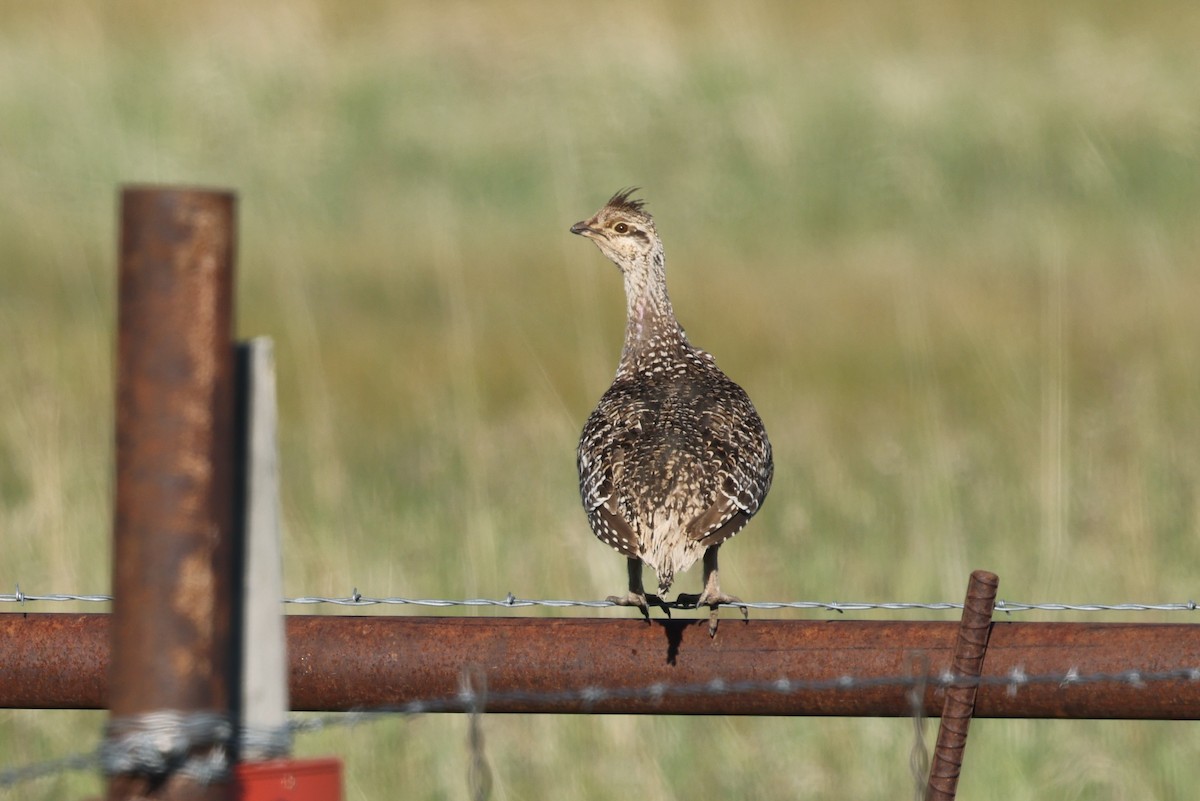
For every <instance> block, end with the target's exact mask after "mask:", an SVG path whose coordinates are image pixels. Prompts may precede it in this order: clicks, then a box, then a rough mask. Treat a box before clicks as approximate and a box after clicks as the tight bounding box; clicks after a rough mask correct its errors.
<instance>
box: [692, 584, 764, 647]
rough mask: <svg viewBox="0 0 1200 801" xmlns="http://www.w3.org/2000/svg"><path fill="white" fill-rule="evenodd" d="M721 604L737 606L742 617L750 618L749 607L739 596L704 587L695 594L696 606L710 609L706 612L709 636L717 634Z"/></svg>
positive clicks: (744, 618)
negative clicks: (718, 612)
mask: <svg viewBox="0 0 1200 801" xmlns="http://www.w3.org/2000/svg"><path fill="white" fill-rule="evenodd" d="M681 597H682V596H681ZM721 604H730V605H733V606H737V607H738V608H740V609H741V610H742V619H743V620H747V621H748V620H750V608H749V607H747V606H746V604H745V602H744V601H742V599H741V598H737V597H734V596H732V595H726V594H725V593H723V592H721V591H720V590H715V589H714V590H707V589H706V590H705V591H704V592H702V593H700V595H698V596H696V608H697V609H699V608H700V607H702V606H707V607H708V608H709V610H710V611H709V614H708V636H709V637H716V636H717V610H718V609H719V608H720V606H721Z"/></svg>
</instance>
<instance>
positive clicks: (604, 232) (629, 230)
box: [571, 188, 661, 271]
mask: <svg viewBox="0 0 1200 801" xmlns="http://www.w3.org/2000/svg"><path fill="white" fill-rule="evenodd" d="M636 191H637V189H636V188H632V189H625V190H622V191H620V192H618V193H617V194H615V195H613V196H612V198H611V199H609V201H608V202H607V203H605V204H604V208H602V209H600V211H598V212H596V213H595V214H594V215H592V217H591V218H590V219H587V220H581V221H580V222H577V223H575V224H574V225H572V226H571V233H573V234H579V235H580V236H586V237H587V238H588V239H590V240H592V241H593V242H595V243H596V247H598V248H600V252H602V253H603V254H604V255H605V256H608V258H610V259H612V261H613V262H614V263H615V264H616V265H617V266H618V267H620V268H621V270H622V271H625V270H627V269H629V268H630V267H631V266H633V265H635V264H645V263H647V262H649V261H650V260H651V259H652V257H653V254H654V251H655V249H656V248H659V247H661V246H660V245H659V243H658V234H657V233H655V231H654V218H653V217H651V216H650V213H649V212H648V211H646V210H645V209H644V208H643V203H642V201H640V200H635V199H633V198H631V197H630V196H631V195H632V194H633V193H634V192H636Z"/></svg>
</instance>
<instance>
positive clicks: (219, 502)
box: [105, 187, 235, 801]
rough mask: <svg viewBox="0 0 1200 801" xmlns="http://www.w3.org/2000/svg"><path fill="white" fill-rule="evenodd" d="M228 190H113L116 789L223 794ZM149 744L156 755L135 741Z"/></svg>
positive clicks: (129, 793) (230, 463)
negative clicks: (150, 756) (116, 259)
mask: <svg viewBox="0 0 1200 801" xmlns="http://www.w3.org/2000/svg"><path fill="white" fill-rule="evenodd" d="M234 205H235V200H234V197H233V195H232V194H230V193H227V192H213V191H203V190H188V189H175V188H156V187H135V188H127V189H125V190H124V191H123V192H122V194H121V219H120V226H121V230H120V278H119V293H118V302H119V308H118V315H117V316H118V337H117V402H116V461H117V465H116V505H115V507H116V508H115V527H114V530H113V595H114V601H113V613H112V627H111V642H112V662H111V672H110V685H109V697H108V705H109V710H110V717H109V731H108V736H107V740H106V751H105V753H106V757H105V769H106V771H108V772H109V774H110V779H109V784H108V798H109V799H110V800H114V801H115V799H130V798H135V797H136V798H154V799H171V801H185V800H186V801H193V799H196V800H198V799H204V800H205V801H208V800H209V799H214V800H215V799H226V798H231V797H232V796H231V789H230V788H231V786H230V785H229V784H228V783H227V782H226V781H224V780H223V779H222V778H221V773H222V771H221V760H222V754H223V749H224V742H223V741H224V740H226V739H228V734H226V733H225V732H226V731H227V729H228V726H229V723H228V714H229V706H230V699H231V697H232V696H231V688H230V687H229V681H230V676H231V669H230V668H231V648H230V646H231V643H230V633H231V620H230V598H231V593H232V592H233V576H232V573H231V568H230V564H231V555H232V554H231V545H230V535H231V529H232V525H233V490H234V447H233V444H234V443H233V411H234V403H233V399H234V396H233V355H234V350H233V342H232V319H233V301H232V297H233V254H234V247H235V241H234V240H235V233H234ZM147 744H151V747H150V749H149V750H150V751H152V752H154V754H155V756H161V757H162V758H163V759H162V760H161V762H160V764H158V765H147V764H145V760H144V759H140V758H139V757H137V756H134V755H133V754H134V753H135V752H136V750H137V749H136V746H138V745H142V746H145V745H147ZM151 761H154V760H151ZM198 765H199V766H206V768H205V769H195V768H196V766H198ZM181 768H188V769H181ZM206 771H207V772H206Z"/></svg>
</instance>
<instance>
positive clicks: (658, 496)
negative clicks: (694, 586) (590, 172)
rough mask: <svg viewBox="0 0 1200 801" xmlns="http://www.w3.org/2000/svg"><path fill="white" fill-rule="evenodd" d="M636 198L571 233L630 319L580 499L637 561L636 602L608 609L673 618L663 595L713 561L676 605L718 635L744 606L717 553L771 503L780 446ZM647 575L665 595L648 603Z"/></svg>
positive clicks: (583, 451) (592, 434) (632, 594)
mask: <svg viewBox="0 0 1200 801" xmlns="http://www.w3.org/2000/svg"><path fill="white" fill-rule="evenodd" d="M634 191H636V190H633V189H629V190H625V191H622V192H618V193H617V194H615V195H613V197H612V198H611V199H610V200H609V201H608V203H606V204H605V205H604V208H602V209H600V211H598V212H596V214H595V215H593V216H592V217H591V218H590V219H587V220H583V221H581V222H577V223H575V224H574V225H572V226H571V233H574V234H579V235H580V236H585V237H587V238H588V239H590V240H592V241H593V242H594V243H595V244H596V246H597V247H598V248H600V252H601V253H603V254H604V255H605V256H607V257H608V258H609V259H610V260H612V262H613V263H614V264H616V265H617V267H618V268H619V269H620V271H621V275H622V276H623V278H624V281H625V301H626V313H627V315H626V323H625V346H624V348H623V349H622V351H621V361H620V363H619V364H618V366H617V375H616V378H614V379H613V382H612V386H610V387H609V388H608V391H607V392H605V393H604V395H603V397H601V398H600V402H599V404H597V406H596V409H595V411H593V412H592V414H591V417H589V418H588V421H587V423H586V425H584V427H583V434H582V435H581V436H580V438H579V452H578V460H577V464H578V467H579V494H580V496H581V498H582V499H583V507H584V510H585V511H586V512H587V517H588V523H589V524H590V525H591V528H592V531H593V532H594V533H595V535H596V536H597V537H598V538H599V539H600V540H601V541H602V542H604V543H606V544H608V545H610V546H612V547H613V548H614V549H615V550H617V551H618V552H619V553H621V554H623V555H624V556H625V557H627V558H628V560H629V592H628V593H627V594H625V595H623V596H611V597H609V599H608V600H609V601H611V602H613V603H616V604H619V605H622V606H636V607H638V608H639V609H641V610H642V614H644V615H645V616H646V618H647V619H649V617H650V609H649V606H650V604H651V603H653V604H654V605H656V606H659V607H662V608H663V609H664V610H668V614H669V607H668V606H667V604H666V602H665V601H664V600H663V598H662V595H663V594H665V593H666V592H667V591H668V590H669V589H670V587H671V583H672V582H673V581H674V580H675V574H676V573H679V572H682V571H684V570H687V569H688V568H689V567H691V566H692V565H693V564H694V563H695V562H696V560H697V559H698V558H700V557H701V556H703V557H704V589H703V591H702V592H701V593H700V594H699V595H693V596H684V595H680V596H679V598H678V599H677V600H676V602H675V605H680V606H683V605H686V606H689V607H690V606H692V605H695V606H696V607H697V608H698V607H700V606H708V607H709V609H710V610H711V611H710V615H709V634H711V635H715V634H716V631H717V609H718V607H719V605H720V604H739V605H740V604H741V603H742V602H741V600H740V599H738V598H735V597H733V596H731V595H726V594H725V593H723V592H722V591H721V587H720V584H719V582H718V575H717V551H718V550H719V549H720V547H721V545H722V543H724V542H725V541H726V540H728V539H729V538H730V537H732V536H733V535H734V534H737V533H738V532H739V531H741V529H742V527H743V526H745V525H746V523H747V522H748V521H749V520H750V518H751V517H753V516H754V513H755V512H757V511H758V509H759V507H760V506H761V505H762V502H763V499H764V498H766V496H767V491H768V490H769V489H770V488H771V477H772V475H773V473H774V464H773V462H772V459H771V443H770V442H769V441H768V440H767V432H766V429H765V428H764V427H763V423H762V420H761V419H760V418H759V416H758V412H756V411H755V409H754V404H753V403H751V402H750V398H749V397H748V396H747V395H746V393H745V391H744V390H743V389H742V388H741V387H740V386H738V385H737V384H735V383H734V382H733V381H731V380H730V379H729V378H728V376H726V375H725V374H724V373H723V372H721V370H720V369H719V368H718V367H717V363H716V360H714V359H713V357H712V356H711V355H710V354H709V353H706V352H705V351H703V350H700V349H699V348H696V347H694V346H693V345H692V344H691V343H690V342H689V341H688V338H687V335H686V334H685V333H684V331H683V328H682V327H681V326H680V325H679V321H678V320H677V319H676V318H675V312H674V310H673V309H672V308H671V300H670V298H669V297H668V295H667V278H666V262H665V258H664V256H663V246H662V240H660V239H659V237H658V233H657V232H656V231H655V229H654V219H653V218H652V217H651V216H650V214H649V212H647V211H646V209H645V206H644V203H643V201H641V200H636V199H634V198H633V197H632V195H633V192H634ZM643 564H646V565H649V566H650V567H651V568H652V569H653V570H654V571H655V573H657V574H658V588H659V593H660V594H659V596H653V595H650V596H647V594H646V591H645V589H644V587H643V585H642V565H643ZM742 614H743V615H747V614H748V613H747V609H746V607H745V606H742Z"/></svg>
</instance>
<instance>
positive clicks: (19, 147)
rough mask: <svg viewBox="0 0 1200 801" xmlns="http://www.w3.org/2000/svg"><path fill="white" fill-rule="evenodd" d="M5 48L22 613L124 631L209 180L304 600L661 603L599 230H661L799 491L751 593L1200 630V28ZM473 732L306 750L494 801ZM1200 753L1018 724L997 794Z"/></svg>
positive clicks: (768, 791)
mask: <svg viewBox="0 0 1200 801" xmlns="http://www.w3.org/2000/svg"><path fill="white" fill-rule="evenodd" d="M0 18H3V20H4V22H3V25H0V190H2V191H0V548H2V551H3V558H2V560H0V565H2V566H0V586H3V587H5V590H4V591H6V592H11V589H10V588H11V587H13V585H15V584H17V583H19V584H20V586H21V588H22V590H24V591H25V592H79V593H86V592H105V591H108V589H109V573H110V565H109V562H108V550H107V547H108V539H109V536H110V526H111V498H110V494H111V482H112V467H111V465H112V434H111V423H110V420H111V419H112V395H113V391H112V386H113V378H112V376H113V366H112V354H113V347H114V344H113V343H114V329H113V325H114V318H115V286H116V278H115V250H116V242H115V220H116V206H115V200H116V192H117V187H118V185H119V184H121V183H125V182H163V183H185V184H201V185H212V186H224V187H231V188H234V189H236V190H237V191H238V193H239V198H240V201H239V202H240V223H241V241H240V263H239V267H238V270H239V277H238V293H239V294H238V301H237V304H238V305H237V329H238V333H239V335H241V336H252V335H269V336H271V337H273V338H274V340H275V343H276V349H277V359H278V365H279V379H280V401H281V407H282V408H281V414H282V423H281V425H282V431H281V436H282V441H281V448H282V459H283V462H282V465H283V474H284V482H285V486H284V511H285V515H286V526H287V530H286V535H285V559H286V564H285V589H286V592H287V594H289V595H301V594H335V595H346V594H348V593H349V592H350V591H351V589H352V588H355V587H357V588H358V589H359V590H360V591H362V592H363V593H364V594H368V595H401V596H409V597H448V598H461V597H478V596H484V597H503V596H504V595H505V594H506V593H507V592H510V591H511V592H513V593H514V594H516V595H518V596H523V597H535V598H536V597H544V598H551V597H570V598H585V599H591V598H597V597H603V596H604V595H607V594H609V593H610V592H614V591H617V590H620V589H621V588H622V586H623V581H624V573H625V571H624V565H623V563H622V560H621V559H619V558H618V557H617V556H616V555H615V554H613V553H612V552H611V550H609V549H608V548H606V547H605V546H603V545H601V544H600V543H599V542H598V541H596V540H595V539H594V538H593V537H592V535H591V534H590V533H589V531H588V529H587V525H586V522H585V520H584V517H583V514H582V511H581V510H580V509H579V508H578V496H577V492H576V488H575V472H574V471H575V467H574V448H575V442H576V437H577V435H578V431H579V429H580V427H581V426H582V423H583V420H584V419H585V417H586V415H587V413H588V412H589V411H590V409H591V407H592V405H593V403H594V402H595V400H596V399H597V398H598V397H599V395H600V393H601V392H602V391H603V390H604V389H605V387H606V386H607V383H608V381H609V380H610V378H611V376H612V373H613V371H614V370H615V367H616V359H617V355H618V352H619V349H620V337H621V333H622V330H623V320H622V316H621V315H622V311H623V302H622V299H621V286H620V281H619V280H618V276H617V274H616V272H615V270H614V268H613V267H612V266H611V265H610V264H608V263H607V262H605V261H604V260H603V258H602V257H601V256H600V255H599V254H598V253H597V252H596V251H595V248H594V247H592V246H591V245H589V244H588V243H586V242H584V241H582V240H580V239H579V238H577V237H572V236H571V235H570V234H569V233H568V232H567V228H568V226H569V225H570V224H571V223H573V222H575V221H576V220H579V219H581V218H584V217H586V216H588V215H590V214H591V213H592V212H593V211H594V210H595V209H596V208H597V207H598V206H599V205H600V204H601V203H602V202H603V201H604V200H605V199H606V198H607V197H608V196H609V195H610V194H611V193H612V192H613V191H615V190H616V189H618V188H621V187H624V186H628V185H638V186H642V187H644V191H643V196H644V197H645V198H646V199H647V201H648V204H649V208H650V209H651V210H652V211H653V212H654V213H655V214H656V219H657V220H658V226H659V230H660V232H661V234H662V235H663V237H664V239H665V242H666V248H667V263H668V275H669V279H670V284H671V288H672V295H673V299H674V303H675V307H676V310H677V311H678V313H679V315H680V317H681V319H682V321H683V323H684V325H685V326H686V327H687V329H688V332H689V334H690V336H691V338H692V339H693V341H694V342H696V343H697V344H699V345H700V346H701V347H704V348H706V349H708V350H711V351H712V352H713V353H714V354H715V355H716V357H717V359H718V361H719V362H720V364H721V365H722V366H723V367H724V369H725V370H726V372H728V373H729V374H730V375H732V376H733V377H734V378H735V379H736V380H738V381H739V382H740V383H742V384H743V386H745V387H746V389H747V390H748V391H749V393H750V394H751V396H752V397H753V398H754V399H755V402H756V404H757V406H758V408H759V410H760V412H761V414H762V416H763V418H764V420H765V421H766V424H767V427H768V430H769V432H770V435H771V439H772V442H773V443H774V446H775V457H776V479H775V486H774V488H773V489H772V492H771V496H770V498H769V499H768V501H767V503H766V505H765V507H764V509H763V511H762V513H761V514H760V515H759V516H758V518H756V520H755V521H754V522H753V523H752V524H751V526H750V527H749V528H748V529H747V531H746V532H745V533H744V534H742V535H741V536H739V537H738V538H737V539H736V540H735V541H734V543H733V544H732V545H731V546H729V547H728V548H726V549H724V550H723V552H722V567H723V568H724V571H723V585H724V586H725V588H726V589H727V590H728V591H730V592H733V593H735V594H739V595H741V596H742V597H744V598H746V599H748V600H785V599H788V600H790V599H814V600H868V601H886V600H913V601H922V600H923V601H932V600H957V599H959V598H960V597H961V595H962V592H963V590H964V588H965V582H966V578H967V575H968V573H969V571H970V570H971V569H973V568H987V569H990V570H993V571H995V572H997V573H998V574H999V575H1000V577H1001V596H1002V597H1004V598H1008V599H1011V600H1023V601H1065V602H1110V603H1111V602H1123V601H1149V602H1156V601H1180V600H1186V599H1188V598H1194V597H1196V588H1197V578H1196V577H1197V566H1198V565H1200V497H1198V495H1197V491H1196V488H1197V486H1200V369H1198V366H1200V314H1198V313H1197V310H1196V306H1197V301H1198V300H1200V226H1198V225H1197V221H1198V219H1197V212H1198V210H1200V81H1197V77H1196V76H1197V75H1200V49H1198V48H1197V47H1196V42H1197V41H1200V7H1196V6H1194V5H1192V4H1185V3H1174V4H1158V5H1153V6H1150V7H1149V8H1140V9H1139V10H1138V11H1136V12H1135V11H1134V10H1133V7H1132V6H1126V5H1116V4H1091V3H1069V2H1068V3H1055V4H1042V3H1024V4H1020V3H1013V4H1001V5H995V4H989V5H984V4H967V5H963V4H958V3H949V2H945V3H942V2H931V3H917V4H891V5H886V6H884V5H854V4H851V5H843V4H837V5H833V4H828V5H824V4H823V5H817V4H806V5H803V6H800V5H799V4H782V3H781V4H777V5H768V4H760V3H736V4H735V3H716V2H708V3H665V4H639V3H632V2H624V1H623V0H616V1H615V2H612V3H607V4H603V5H601V6H594V5H593V6H584V5H578V4H542V3H534V2H513V3H507V4H475V3H468V2H447V3H438V4H429V5H428V7H426V6H424V5H420V4H408V3H382V2H374V3H359V4H354V5H352V6H351V5H350V4H339V3H334V2H320V1H319V0H290V1H289V2H263V3H234V2H227V1H226V0H219V1H218V2H214V3H208V4H201V5H197V4H191V5H187V6H175V5H167V4H157V3H151V2H140V3H134V2H125V0H117V1H116V2H112V3H107V4H95V3H82V2H79V3H73V2H46V3H37V4H28V3H16V2H7V1H6V2H0ZM698 584H699V579H698V577H697V576H696V575H693V574H687V575H685V576H683V577H682V580H681V581H680V583H679V585H678V586H679V588H680V590H681V591H695V590H696V587H697V586H698ZM70 608H71V607H70V606H63V605H53V606H50V605H46V606H44V607H42V606H39V607H35V608H32V609H30V611H66V610H68V609H70ZM92 609H93V611H94V607H93V608H92ZM0 611H11V610H0ZM304 611H311V610H307V609H306V610H304ZM326 611H329V610H326ZM387 611H388V612H393V613H394V612H395V611H396V610H387ZM555 614H558V613H555ZM613 614H626V613H625V612H621V611H618V612H613ZM912 616H917V615H912ZM912 616H910V617H912ZM817 617H820V616H819V615H817ZM919 617H921V618H929V617H935V618H938V619H952V618H953V617H954V615H953V614H947V615H941V616H939V615H936V614H928V615H926V614H923V615H919ZM1023 619H1039V620H1041V619H1050V617H1049V616H1048V615H1045V614H1042V615H1029V616H1026V618H1023ZM1058 619H1071V620H1077V619H1080V617H1079V616H1071V615H1061V616H1059V618H1058ZM1086 619H1088V620H1095V619H1110V620H1115V619H1137V620H1145V621H1153V620H1163V619H1167V620H1171V621H1175V622H1183V621H1184V620H1186V621H1188V622H1191V620H1192V618H1190V617H1188V618H1181V617H1179V616H1175V617H1163V616H1153V615H1142V616H1137V617H1134V616H1130V615H1126V616H1124V617H1119V616H1115V615H1112V616H1107V617H1104V618H1097V617H1095V616H1089V617H1087V618H1086ZM1136 657H1137V655H1136V654H1131V655H1130V659H1131V666H1132V663H1133V662H1134V661H1135V660H1136ZM0 669H2V666H0ZM1147 692H1153V689H1152V688H1151V689H1149V690H1147ZM103 720H104V718H103V715H101V714H99V713H82V712H34V711H0V743H3V747H2V748H0V751H2V752H3V764H4V765H6V766H8V765H14V764H22V763H25V762H29V761H33V760H38V759H43V758H47V757H51V756H56V755H60V754H64V753H69V752H74V751H80V750H87V749H90V748H92V747H93V746H94V745H95V744H96V743H97V741H98V738H99V736H100V728H101V726H102V725H103ZM466 726H467V721H466V720H465V719H463V718H462V717H459V716H442V717H425V718H418V719H412V720H395V721H388V722H380V723H372V724H370V725H366V726H362V727H359V728H355V729H352V730H338V731H335V732H327V733H324V734H314V735H306V736H303V737H301V738H300V740H299V741H298V752H299V753H300V754H303V755H319V754H335V755H338V756H340V757H342V758H343V759H344V760H345V763H346V798H347V799H351V800H353V801H357V800H358V799H376V798H394V797H400V796H402V797H405V798H421V799H442V798H461V797H464V796H466V794H467V780H466V771H467V751H466ZM930 731H932V729H930ZM484 732H485V736H486V738H487V756H488V759H489V761H490V763H491V766H492V770H493V773H494V777H495V788H494V792H493V797H494V798H497V799H539V798H548V797H557V798H580V799H598V800H599V799H619V798H629V797H638V798H646V799H683V798H705V797H722V798H761V799H783V798H813V799H845V798H856V799H896V798H905V797H910V796H911V789H912V781H911V778H910V774H909V767H908V764H909V751H910V748H911V745H912V739H913V737H912V723H911V721H907V720H869V719H744V720H743V719H723V718H628V717H604V718H599V717H597V718H568V717H520V716H490V717H486V718H485V719H484ZM1195 737H1196V730H1195V727H1194V725H1190V724H1187V725H1185V724H1171V723H1124V722H1096V721H1074V722H1055V721H994V720H983V721H978V722H977V723H976V725H975V726H973V727H972V733H971V745H970V748H969V749H968V754H967V762H966V766H965V770H964V774H963V781H962V783H961V785H960V797H962V798H969V799H997V800H999V799H1006V800H1007V799H1014V798H1045V799H1051V798H1053V799H1188V798H1192V797H1194V793H1195V787H1196V786H1197V784H1200V767H1197V764H1198V763H1197V762H1196V759H1195V747H1194V744H1195V741H1196V740H1195ZM100 787H101V783H100V781H99V779H98V778H96V777H95V776H91V775H88V774H70V775H67V776H60V777H56V778H52V779H46V780H42V781H39V782H36V783H31V784H28V785H25V786H23V787H22V788H20V789H19V791H18V794H17V796H16V797H21V798H33V799H41V798H45V799H50V798H80V797H84V796H85V795H88V794H95V793H97V792H98V791H99V788H100Z"/></svg>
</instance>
